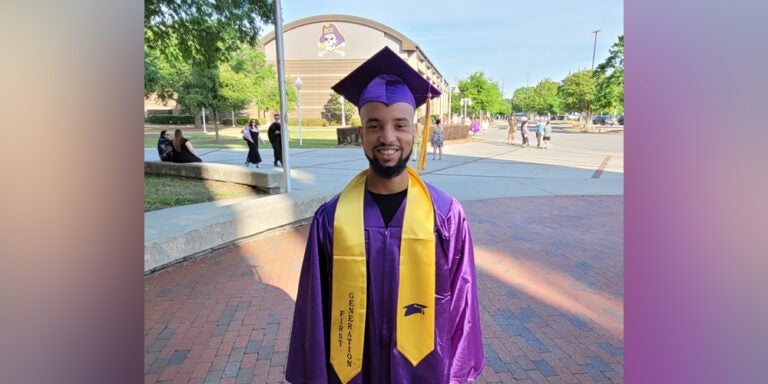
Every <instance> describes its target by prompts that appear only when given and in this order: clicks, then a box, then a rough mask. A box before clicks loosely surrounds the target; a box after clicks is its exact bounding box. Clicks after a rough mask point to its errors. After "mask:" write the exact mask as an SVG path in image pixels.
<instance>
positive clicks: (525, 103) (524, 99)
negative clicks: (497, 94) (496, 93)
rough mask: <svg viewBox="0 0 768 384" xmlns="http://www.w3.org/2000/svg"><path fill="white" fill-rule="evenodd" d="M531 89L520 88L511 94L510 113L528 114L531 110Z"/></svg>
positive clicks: (532, 91)
mask: <svg viewBox="0 0 768 384" xmlns="http://www.w3.org/2000/svg"><path fill="white" fill-rule="evenodd" d="M533 93H534V88H533V87H520V88H518V89H515V92H514V93H513V94H512V111H513V112H525V113H528V112H530V111H532V110H533V104H534V103H533Z"/></svg>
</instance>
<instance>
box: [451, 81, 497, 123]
mask: <svg viewBox="0 0 768 384" xmlns="http://www.w3.org/2000/svg"><path fill="white" fill-rule="evenodd" d="M458 87H459V95H458V96H456V97H454V98H453V102H452V103H451V104H454V105H452V109H456V110H460V111H462V110H463V107H462V106H461V99H462V98H470V99H472V105H470V106H467V113H468V114H469V113H472V114H475V113H480V112H483V113H491V114H499V113H506V111H507V110H508V108H509V107H508V106H507V103H506V102H505V101H504V98H503V96H502V93H501V89H500V88H499V84H498V83H497V82H495V81H493V79H491V78H486V77H485V74H484V73H483V72H475V73H473V74H471V75H469V77H468V78H466V79H462V80H459V84H458Z"/></svg>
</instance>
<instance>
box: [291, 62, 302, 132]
mask: <svg viewBox="0 0 768 384" xmlns="http://www.w3.org/2000/svg"><path fill="white" fill-rule="evenodd" d="M293 85H295V86H296V105H297V106H298V109H299V147H302V146H304V143H303V142H302V140H301V87H302V86H304V82H303V81H301V77H299V74H298V73H296V81H295V82H294V83H293Z"/></svg>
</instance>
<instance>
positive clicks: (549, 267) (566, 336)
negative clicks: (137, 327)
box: [144, 196, 624, 383]
mask: <svg viewBox="0 0 768 384" xmlns="http://www.w3.org/2000/svg"><path fill="white" fill-rule="evenodd" d="M464 207H465V209H466V211H467V215H468V216H469V220H470V225H471V229H472V235H473V239H474V241H475V257H476V263H477V273H478V286H479V288H478V289H479V293H480V304H481V317H482V324H483V336H484V343H485V354H486V366H485V369H484V371H483V374H482V376H481V377H480V378H479V379H478V381H477V382H478V383H511V382H515V383H594V382H607V383H622V382H623V377H624V371H623V366H624V341H623V340H624V337H623V317H624V304H623V300H624V291H623V285H624V278H623V276H624V268H623V264H624V259H623V197H622V196H557V197H555V196H549V197H522V198H521V197H518V198H498V199H488V200H475V201H468V202H465V203H464ZM306 236H307V227H303V228H299V229H297V230H292V231H288V232H284V233H282V234H278V235H274V236H272V237H269V238H262V239H257V240H253V241H250V242H247V243H244V244H241V245H237V246H233V247H229V248H226V249H223V250H220V251H217V252H215V253H213V254H211V255H209V256H206V257H204V258H202V259H198V260H195V261H192V262H189V263H186V264H184V265H180V266H177V267H174V268H171V269H169V270H166V271H162V272H160V273H157V274H155V275H153V276H150V277H148V278H146V280H145V294H144V302H145V312H144V343H145V360H144V369H145V383H171V382H173V383H282V382H283V370H284V366H285V360H286V354H287V349H288V338H289V334H290V326H291V321H292V315H293V305H294V297H295V294H296V285H297V281H298V274H299V269H300V266H301V259H302V257H303V252H304V243H305V240H306Z"/></svg>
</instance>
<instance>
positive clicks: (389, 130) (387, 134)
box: [379, 125, 396, 144]
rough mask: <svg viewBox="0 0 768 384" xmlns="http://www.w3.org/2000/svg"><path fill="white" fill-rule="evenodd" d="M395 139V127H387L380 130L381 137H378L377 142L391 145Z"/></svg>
mask: <svg viewBox="0 0 768 384" xmlns="http://www.w3.org/2000/svg"><path fill="white" fill-rule="evenodd" d="M395 137H396V135H395V127H393V126H389V125H387V126H384V127H383V128H382V129H381V135H379V141H381V142H382V143H385V144H392V143H394V142H395V141H396V140H395Z"/></svg>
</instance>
